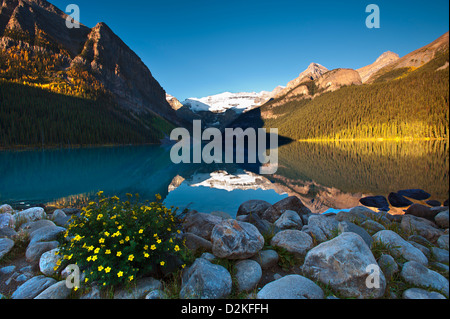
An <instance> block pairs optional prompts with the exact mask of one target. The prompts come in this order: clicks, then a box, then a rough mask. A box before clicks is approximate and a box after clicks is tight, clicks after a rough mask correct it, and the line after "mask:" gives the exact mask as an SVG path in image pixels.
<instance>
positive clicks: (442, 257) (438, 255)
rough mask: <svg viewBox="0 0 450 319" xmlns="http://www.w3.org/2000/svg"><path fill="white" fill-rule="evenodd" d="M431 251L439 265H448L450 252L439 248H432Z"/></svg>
mask: <svg viewBox="0 0 450 319" xmlns="http://www.w3.org/2000/svg"><path fill="white" fill-rule="evenodd" d="M430 250H431V254H432V256H433V258H434V260H436V261H437V262H439V263H445V264H448V258H449V254H448V250H445V249H441V248H437V247H431V249H430Z"/></svg>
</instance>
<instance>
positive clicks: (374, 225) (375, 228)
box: [361, 219, 386, 234]
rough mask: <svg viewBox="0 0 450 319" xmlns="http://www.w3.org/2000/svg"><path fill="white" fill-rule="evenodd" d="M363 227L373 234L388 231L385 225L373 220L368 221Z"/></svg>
mask: <svg viewBox="0 0 450 319" xmlns="http://www.w3.org/2000/svg"><path fill="white" fill-rule="evenodd" d="M361 227H363V228H365V229H366V230H367V231H368V232H369V233H371V234H375V233H378V232H379V231H382V230H386V228H385V227H384V226H383V225H381V224H380V223H378V222H376V221H374V220H371V219H369V220H366V221H365V222H364V223H362V224H361Z"/></svg>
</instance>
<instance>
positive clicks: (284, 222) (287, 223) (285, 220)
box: [275, 210, 303, 230]
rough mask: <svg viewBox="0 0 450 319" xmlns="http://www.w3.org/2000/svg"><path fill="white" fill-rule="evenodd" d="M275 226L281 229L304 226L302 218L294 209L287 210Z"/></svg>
mask: <svg viewBox="0 0 450 319" xmlns="http://www.w3.org/2000/svg"><path fill="white" fill-rule="evenodd" d="M275 226H277V227H278V228H280V229H298V230H301V229H302V227H303V223H302V219H301V218H300V216H299V215H298V214H297V213H296V212H294V211H293V210H287V211H285V212H284V213H283V214H282V215H281V216H280V218H278V219H277V220H276V221H275Z"/></svg>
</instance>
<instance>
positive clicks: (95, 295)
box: [80, 284, 102, 300]
mask: <svg viewBox="0 0 450 319" xmlns="http://www.w3.org/2000/svg"><path fill="white" fill-rule="evenodd" d="M90 288H91V291H89V292H88V293H86V294H84V295H82V296H81V297H80V299H92V300H94V299H95V300H98V299H102V294H101V291H100V288H99V287H98V286H97V285H96V284H93V285H92V284H91V287H90Z"/></svg>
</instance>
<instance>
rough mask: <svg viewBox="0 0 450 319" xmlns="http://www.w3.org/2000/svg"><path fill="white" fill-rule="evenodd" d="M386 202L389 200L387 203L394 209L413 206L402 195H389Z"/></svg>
mask: <svg viewBox="0 0 450 319" xmlns="http://www.w3.org/2000/svg"><path fill="white" fill-rule="evenodd" d="M388 200H389V203H391V205H392V206H394V207H408V206H410V205H412V204H414V203H413V202H411V201H410V200H409V199H407V198H405V197H403V196H402V195H400V194H398V193H390V194H389V196H388Z"/></svg>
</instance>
